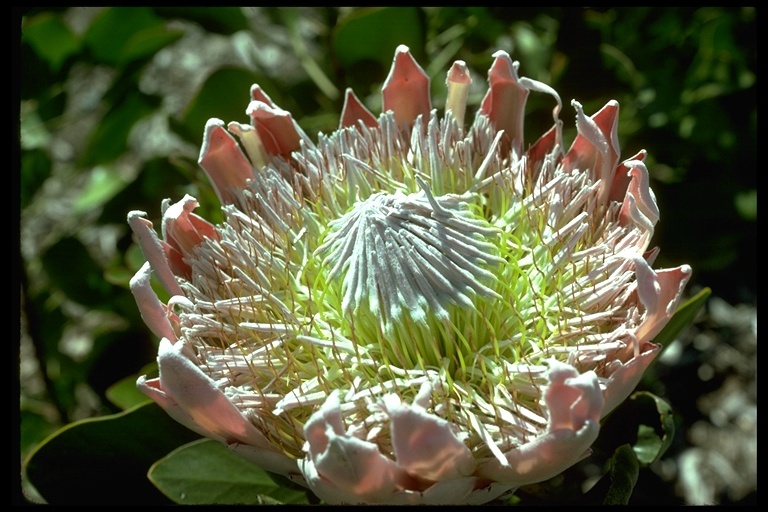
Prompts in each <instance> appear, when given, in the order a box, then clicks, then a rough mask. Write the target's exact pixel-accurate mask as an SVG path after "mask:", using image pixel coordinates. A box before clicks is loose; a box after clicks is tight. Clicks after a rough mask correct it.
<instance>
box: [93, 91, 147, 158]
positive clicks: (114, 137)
mask: <svg viewBox="0 0 768 512" xmlns="http://www.w3.org/2000/svg"><path fill="white" fill-rule="evenodd" d="M153 110H154V106H153V105H152V102H151V101H149V98H147V97H145V96H144V95H142V94H140V93H138V92H133V93H130V94H128V95H127V97H126V98H124V99H121V101H120V103H118V104H115V105H113V106H112V109H111V110H110V111H109V112H108V113H107V115H105V116H104V118H103V119H102V120H101V122H100V123H99V125H98V127H97V128H96V129H95V130H94V131H93V133H91V135H90V139H89V141H88V148H87V150H86V151H85V153H84V154H83V157H82V158H81V160H80V162H79V164H80V166H81V167H93V166H95V165H97V164H101V163H106V162H110V161H112V160H114V159H116V158H117V157H119V156H120V155H122V154H123V153H124V152H125V149H126V147H127V143H128V135H129V134H130V132H131V128H133V125H134V124H136V122H137V121H138V120H139V119H141V118H142V117H144V116H146V115H148V114H150V113H151V112H152V111H153Z"/></svg>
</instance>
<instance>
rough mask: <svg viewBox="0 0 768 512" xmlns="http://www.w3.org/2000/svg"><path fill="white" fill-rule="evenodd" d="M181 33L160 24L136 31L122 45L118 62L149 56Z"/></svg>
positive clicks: (127, 61) (123, 62) (122, 62)
mask: <svg viewBox="0 0 768 512" xmlns="http://www.w3.org/2000/svg"><path fill="white" fill-rule="evenodd" d="M183 35H184V32H182V31H181V30H169V29H168V28H166V27H164V26H162V25H157V26H154V27H150V28H147V29H145V30H141V31H139V32H136V33H135V34H134V35H132V36H131V38H130V39H128V41H126V44H125V46H123V48H122V50H121V52H120V59H119V61H118V64H120V65H126V64H128V63H129V62H133V61H135V60H139V59H142V58H144V57H149V56H151V55H153V54H155V53H157V52H158V51H159V50H160V49H162V48H163V47H165V46H167V45H169V44H171V43H172V42H174V41H176V40H178V39H179V38H180V37H181V36H183Z"/></svg>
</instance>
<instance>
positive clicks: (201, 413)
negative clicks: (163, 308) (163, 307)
mask: <svg viewBox="0 0 768 512" xmlns="http://www.w3.org/2000/svg"><path fill="white" fill-rule="evenodd" d="M157 362H158V368H159V370H160V377H159V388H158V387H157V386H154V387H155V388H156V389H159V390H161V391H162V393H163V394H164V395H165V396H167V397H169V398H170V399H171V400H172V401H173V402H174V403H175V404H176V406H177V408H174V410H173V411H170V410H169V413H172V416H174V418H176V419H178V418H179V417H182V418H186V421H182V423H183V424H185V425H189V421H191V422H192V423H193V424H194V425H195V426H196V427H197V428H195V429H194V430H196V431H198V432H202V433H204V435H206V436H207V437H211V438H213V439H216V440H218V441H221V442H224V443H226V444H231V443H234V442H240V443H244V444H249V445H252V446H256V447H258V448H262V449H265V450H273V451H275V450H276V449H275V448H274V447H273V446H272V444H271V443H270V442H269V441H268V440H267V438H266V437H264V435H263V434H262V433H261V432H259V431H258V430H257V429H256V427H254V426H253V425H252V424H251V423H250V422H249V421H248V420H247V419H246V418H245V417H244V416H243V415H242V414H241V413H240V411H239V410H238V409H237V408H236V407H235V406H234V405H233V404H232V402H230V401H229V399H228V398H227V397H226V396H225V395H224V393H222V392H221V390H220V389H219V388H218V387H217V386H216V384H215V383H214V382H213V381H212V380H211V379H210V377H208V376H207V375H206V374H205V373H203V371H202V370H201V369H200V368H198V366H197V365H196V364H195V363H194V362H192V361H191V360H190V359H189V357H188V355H187V354H185V348H184V343H183V342H177V343H175V344H174V343H171V342H170V341H169V340H168V339H166V338H163V339H162V340H161V341H160V348H159V350H158V356H157ZM142 391H144V389H142ZM155 394H156V392H155ZM152 398H154V397H152ZM160 405H163V404H160Z"/></svg>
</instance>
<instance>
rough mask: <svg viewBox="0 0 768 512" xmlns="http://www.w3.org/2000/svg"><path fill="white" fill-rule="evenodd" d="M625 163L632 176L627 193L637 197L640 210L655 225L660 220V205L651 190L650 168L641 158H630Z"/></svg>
mask: <svg viewBox="0 0 768 512" xmlns="http://www.w3.org/2000/svg"><path fill="white" fill-rule="evenodd" d="M624 165H625V166H626V167H627V168H628V169H629V171H628V173H629V176H630V182H629V187H628V188H627V193H628V194H630V193H631V194H632V195H633V196H634V197H635V200H636V201H637V206H638V208H640V211H642V212H643V215H645V216H646V217H647V218H648V219H649V220H650V221H651V224H653V225H654V226H655V225H656V222H658V220H659V207H658V206H657V205H656V197H655V196H654V195H653V191H652V190H651V185H650V176H649V175H648V169H647V168H646V167H645V164H644V163H643V162H641V161H640V160H628V161H626V162H624Z"/></svg>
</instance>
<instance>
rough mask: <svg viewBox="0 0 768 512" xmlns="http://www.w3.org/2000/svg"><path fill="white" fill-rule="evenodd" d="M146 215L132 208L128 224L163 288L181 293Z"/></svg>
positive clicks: (161, 244) (160, 243)
mask: <svg viewBox="0 0 768 512" xmlns="http://www.w3.org/2000/svg"><path fill="white" fill-rule="evenodd" d="M146 216H147V214H146V213H145V212H142V211H138V210H133V211H131V212H129V213H128V225H129V226H130V227H131V230H132V231H133V233H134V234H135V235H136V239H137V240H138V242H139V247H141V252H142V253H143V254H144V258H145V259H146V260H147V261H148V262H149V264H150V265H151V266H152V270H154V271H155V274H157V278H158V279H159V280H160V284H162V285H163V288H165V290H166V291H167V292H168V293H169V294H171V295H181V288H180V287H179V283H178V282H177V281H176V276H175V275H174V273H173V272H172V271H171V267H170V265H169V263H168V258H167V257H166V253H165V248H164V247H163V243H162V242H161V241H160V238H159V237H158V236H157V232H155V230H154V229H153V228H152V222H150V221H149V220H147V219H146Z"/></svg>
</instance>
